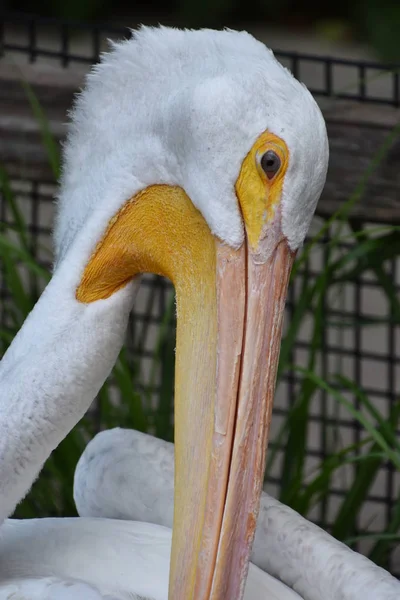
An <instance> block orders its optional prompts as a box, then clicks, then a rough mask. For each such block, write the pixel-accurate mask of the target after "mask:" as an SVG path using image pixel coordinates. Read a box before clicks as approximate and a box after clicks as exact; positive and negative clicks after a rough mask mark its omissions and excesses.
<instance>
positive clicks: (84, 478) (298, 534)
mask: <svg viewBox="0 0 400 600" xmlns="http://www.w3.org/2000/svg"><path fill="white" fill-rule="evenodd" d="M173 481H174V447H173V444H171V443H169V442H165V441H163V440H160V439H157V438H155V437H153V436H151V435H146V434H143V433H140V432H139V431H131V430H129V429H119V428H115V429H111V430H108V431H103V432H101V433H99V434H97V436H95V438H94V439H93V440H91V442H89V444H88V445H87V447H86V449H85V451H84V453H83V454H82V456H81V458H80V459H79V462H78V465H77V468H76V471H75V478H74V499H75V504H76V507H77V510H78V513H79V514H80V515H81V516H83V517H102V518H105V517H106V518H111V519H126V520H135V521H148V522H150V523H157V524H159V525H163V526H166V527H171V526H172V519H173V499H174V484H173ZM251 561H252V563H253V564H254V565H256V566H257V567H259V569H261V570H262V571H264V572H265V573H268V574H269V575H270V576H272V577H274V578H276V580H279V581H282V582H283V583H284V584H285V585H287V586H288V587H289V588H291V589H293V590H294V591H296V592H297V593H298V594H299V597H300V598H303V599H304V600H321V598H323V599H324V600H339V599H340V600H395V599H398V598H400V582H399V581H398V580H397V579H395V578H394V577H392V576H391V575H390V574H389V573H388V572H387V571H385V570H384V569H382V568H381V567H378V566H377V565H375V564H374V563H373V562H372V561H370V560H368V559H367V558H366V557H365V556H362V555H361V554H359V553H357V552H354V551H352V550H350V548H348V546H345V545H344V544H342V543H341V542H338V541H337V540H335V538H333V537H332V536H330V535H328V534H327V533H326V532H325V531H323V530H322V529H321V528H319V527H317V526H316V525H314V524H313V523H310V522H309V521H307V520H306V519H304V518H303V517H301V516H300V515H299V514H298V513H296V512H295V511H294V510H292V509H291V508H289V507H288V506H285V505H283V504H281V503H280V502H278V500H275V499H274V498H272V497H271V496H269V495H268V494H266V493H265V492H262V494H261V503H260V512H259V516H258V520H257V529H256V534H255V539H254V543H253V548H252V551H251ZM252 568H254V567H252ZM251 574H252V572H251ZM280 592H281V590H280ZM281 593H282V594H283V591H282V592H281ZM279 597H280V596H279ZM283 597H285V596H284V595H283ZM266 598H269V596H267V597H266Z"/></svg>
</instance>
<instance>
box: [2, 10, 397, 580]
mask: <svg viewBox="0 0 400 600" xmlns="http://www.w3.org/2000/svg"><path fill="white" fill-rule="evenodd" d="M124 36H125V37H129V31H128V30H126V29H119V28H111V27H108V26H104V27H102V26H100V25H98V26H94V27H93V26H90V27H89V26H85V25H81V24H76V23H67V22H63V23H60V22H58V21H54V20H51V19H46V20H43V19H42V20H40V21H39V20H37V19H35V18H34V17H30V16H23V17H22V16H20V15H5V16H3V18H2V19H0V55H2V56H3V59H4V60H5V61H7V60H10V59H11V60H12V61H16V64H19V61H25V62H37V61H41V60H42V61H49V62H50V63H51V64H52V65H53V66H57V68H59V69H73V68H74V67H75V65H77V64H78V63H79V64H81V65H82V64H83V65H91V64H92V63H93V62H96V61H97V60H98V57H99V53H100V52H101V51H103V50H104V49H105V48H106V47H107V42H106V38H107V37H112V38H120V37H124ZM276 56H277V57H278V58H279V59H280V60H281V61H282V62H283V64H285V66H288V67H289V68H290V69H291V70H292V72H293V73H294V75H295V76H297V77H299V78H300V79H301V80H303V81H304V82H305V83H306V84H308V85H309V87H310V89H311V91H312V93H313V94H314V95H315V96H316V97H321V98H327V99H329V100H333V99H338V98H340V99H346V100H353V101H354V100H356V101H358V102H363V103H371V104H382V105H390V106H392V107H399V106H400V83H399V73H398V71H396V70H393V68H389V67H387V66H385V65H378V64H374V63H368V62H365V61H364V62H362V61H351V60H344V59H334V58H331V57H320V56H309V55H304V54H295V53H288V52H279V51H277V52H276ZM340 73H341V76H339V74H340ZM377 75H379V77H378V78H377ZM377 82H378V83H379V86H378V85H377ZM11 184H12V189H13V191H14V193H15V197H16V198H17V201H18V205H19V207H20V209H21V211H22V213H23V214H24V217H25V219H26V222H27V226H28V229H29V234H30V237H29V239H30V244H31V250H32V254H33V256H34V258H35V259H36V260H37V261H38V263H39V264H42V265H44V266H45V267H46V268H48V269H50V268H51V260H52V254H51V227H52V221H53V203H52V199H53V195H54V192H55V189H56V187H55V184H54V181H51V180H49V181H42V180H35V179H34V178H32V179H31V180H19V179H16V178H14V179H12V181H11ZM0 220H1V223H3V224H8V225H9V226H11V228H13V227H15V225H16V223H15V220H14V217H13V215H12V214H11V212H10V210H9V208H8V206H7V203H6V201H5V198H4V197H0ZM324 224H325V232H324V235H323V236H322V237H320V238H319V240H318V242H317V243H316V244H315V246H314V248H313V251H312V252H311V253H310V254H309V255H308V257H307V259H306V260H304V261H303V263H302V266H301V268H300V269H299V270H298V272H297V274H296V277H295V279H294V281H293V282H292V284H291V287H290V290H289V298H288V303H287V309H286V330H287V327H288V324H289V323H290V322H291V321H292V320H293V318H295V307H296V305H297V303H298V302H299V301H300V299H301V298H302V295H303V293H304V283H305V282H306V283H308V284H310V283H312V282H315V281H317V279H318V277H319V276H320V275H321V273H322V272H323V270H324V267H325V265H326V261H327V258H328V257H327V253H328V252H329V243H330V242H331V241H332V239H334V238H335V236H337V224H336V223H332V224H329V223H327V220H326V216H324V217H321V216H317V217H316V218H315V220H314V223H313V226H312V231H311V234H310V235H311V236H312V235H313V233H315V232H317V231H319V230H320V228H321V226H323V225H324ZM371 226H374V219H373V218H370V219H368V220H365V219H364V220H360V219H358V220H353V221H351V222H349V223H346V224H344V225H343V223H342V224H341V225H340V227H341V228H342V233H341V241H340V243H335V248H334V252H335V253H336V254H337V256H338V257H341V256H344V255H346V254H347V253H350V252H351V251H352V250H353V249H354V247H355V244H356V243H357V238H356V237H354V232H355V231H358V232H360V230H361V231H362V230H363V229H364V228H368V227H371ZM384 273H385V275H386V276H387V277H390V280H391V282H392V285H393V289H394V290H395V293H396V294H397V296H398V295H399V292H400V260H399V258H398V257H397V256H394V257H392V258H390V259H388V260H386V261H385V263H384ZM26 279H27V285H28V286H29V285H30V283H29V274H26ZM31 285H32V286H34V285H36V282H35V281H33V280H32V282H31ZM36 291H37V290H36ZM172 296H173V290H172V287H171V284H170V283H169V282H167V281H165V280H164V279H162V278H157V277H153V276H145V278H144V285H143V286H142V288H141V290H140V292H139V296H138V299H137V302H136V304H135V309H134V312H133V315H132V319H131V324H130V332H129V336H128V342H127V344H128V348H129V349H130V351H131V352H134V353H135V357H136V360H137V361H138V369H139V370H140V371H141V372H142V373H143V377H142V379H141V382H142V383H141V385H142V387H143V390H142V391H143V392H144V393H146V394H147V395H148V396H149V397H151V402H153V403H155V404H157V403H160V402H161V400H160V382H161V380H162V379H164V378H168V377H169V378H171V364H172V363H173V344H172V346H171V345H169V346H168V344H167V346H166V344H165V341H164V342H163V344H162V346H161V348H158V347H157V344H158V342H157V340H158V337H157V332H158V331H159V328H160V323H164V325H165V327H166V328H167V330H168V332H169V333H168V336H167V338H168V339H170V340H171V339H172V340H173V339H174V335H175V319H174V315H173V311H172V312H171V314H170V317H169V318H168V319H167V320H165V314H166V310H167V308H168V307H171V305H172V304H171V302H172V301H171V298H172ZM10 301H11V300H10V293H9V290H8V289H7V286H6V284H5V278H4V272H2V270H1V267H0V327H2V328H3V329H4V330H7V328H8V327H10V313H9V311H8V310H6V308H7V306H9V303H10ZM313 310H314V309H313V307H312V306H311V305H310V308H309V315H308V317H307V318H304V319H303V320H302V324H301V327H300V328H299V331H298V335H297V337H296V341H295V343H294V345H293V347H292V349H291V352H290V356H289V357H288V362H289V363H290V364H292V365H302V366H304V367H307V365H308V364H309V358H310V351H311V349H312V345H313V343H314V342H313V314H312V312H313ZM321 314H322V318H323V323H324V327H323V333H322V338H321V339H319V341H318V352H317V355H316V359H315V365H314V368H315V370H316V372H318V374H319V375H320V376H321V378H322V379H327V378H328V376H329V374H331V373H335V372H340V373H341V374H344V375H345V376H347V377H348V378H351V380H352V381H353V382H355V384H356V385H357V386H358V388H360V389H361V390H362V391H363V392H364V393H365V394H367V395H368V397H369V399H370V401H371V402H372V403H373V404H374V405H375V406H376V407H377V408H378V409H379V410H380V411H381V413H382V414H383V415H384V416H385V417H387V416H388V415H389V413H390V409H391V407H392V406H393V405H394V403H395V402H396V401H397V400H398V398H399V395H400V327H399V322H398V321H397V320H396V319H395V318H394V317H393V306H392V305H391V303H390V301H389V300H388V297H387V296H386V295H385V294H384V293H383V291H382V281H381V280H380V279H379V277H378V276H377V273H376V272H374V271H371V270H368V269H366V270H364V271H360V272H358V273H355V274H354V278H352V279H351V280H349V279H348V278H347V279H346V280H344V281H338V282H337V284H336V285H333V286H331V287H330V288H329V289H328V290H327V291H326V295H325V298H324V302H323V307H322V313H321ZM164 340H165V338H164ZM156 351H157V352H160V353H161V355H162V353H165V355H166V361H165V364H166V365H167V366H166V367H165V368H164V369H163V366H162V365H163V361H160V365H161V366H160V368H159V369H158V371H157V373H156V375H155V376H154V373H152V366H151V364H152V362H151V361H152V359H153V357H154V353H155V352H156ZM171 361H172V363H171ZM301 381H302V376H301V374H300V373H298V372H297V371H296V370H295V369H288V370H286V371H285V372H284V373H283V374H282V377H281V380H280V384H279V387H278V390H277V394H276V401H275V406H274V416H273V422H272V431H271V443H270V448H271V450H275V451H276V455H275V456H276V460H275V461H274V463H273V465H272V467H271V469H270V470H269V471H268V477H267V490H268V491H270V492H271V493H273V494H274V495H278V494H279V490H280V487H281V483H282V478H283V476H284V473H283V472H282V469H283V468H284V443H283V441H282V438H281V437H280V429H281V427H282V426H283V425H284V423H285V422H286V419H287V415H288V413H289V411H290V410H291V408H292V407H293V406H294V405H295V403H296V401H297V399H298V395H299V393H300V385H301ZM337 388H338V389H341V390H342V392H343V394H344V396H345V397H346V398H348V400H349V401H350V402H351V403H352V404H353V405H354V407H355V408H357V409H360V410H362V406H361V404H360V400H359V398H358V397H357V395H356V394H354V393H351V392H350V391H349V390H348V389H347V390H346V388H345V387H344V386H341V385H340V384H339V383H338V385H337ZM166 410H167V411H169V414H170V419H171V421H170V427H171V428H172V426H173V422H172V419H173V417H172V414H171V413H170V406H169V405H168V403H167V404H166ZM91 416H92V418H93V420H94V421H95V424H96V428H97V429H100V428H101V427H102V425H103V423H102V412H101V406H100V404H99V403H97V404H96V403H95V404H94V406H93V409H92V412H91ZM363 436H365V431H364V430H363V428H362V427H361V425H360V422H359V421H358V420H357V419H355V418H354V417H353V416H352V415H351V414H350V413H349V412H348V410H346V409H345V407H344V406H342V405H339V404H338V403H337V402H336V401H335V399H334V398H332V397H331V396H330V395H329V394H328V393H327V391H326V390H325V391H324V390H323V389H319V390H316V391H315V393H314V394H313V396H312V399H311V400H310V406H309V412H308V426H307V433H306V454H307V461H306V467H305V470H306V472H308V473H310V476H311V474H312V473H313V470H314V469H316V468H317V467H318V465H319V464H320V463H321V461H323V460H324V459H326V458H327V457H328V456H329V454H330V452H331V448H332V446H333V445H335V444H336V445H339V446H341V447H348V446H351V445H354V446H355V447H358V450H357V452H360V453H362V451H363V450H362V446H361V449H360V442H361V441H362V439H363ZM165 437H167V438H168V437H170V429H169V430H168V431H165ZM357 469H358V465H357V463H356V462H355V463H354V464H349V465H345V466H343V467H341V468H340V469H338V470H337V471H336V472H335V474H334V477H333V479H332V480H331V481H330V488H329V495H328V496H327V497H326V498H325V499H324V500H323V501H321V502H318V503H316V505H315V507H314V508H313V510H312V511H311V513H310V514H309V516H310V517H311V518H312V519H313V520H314V521H315V522H317V523H319V524H321V525H323V526H324V527H326V528H327V529H328V530H329V529H330V527H331V526H332V523H333V522H334V519H335V515H336V513H337V511H338V507H339V505H340V503H341V502H342V500H343V498H344V497H346V495H347V494H348V490H349V486H350V481H351V480H352V478H353V477H354V474H355V473H356V471H357ZM399 496H400V476H399V473H398V471H397V470H396V469H395V468H394V466H393V464H392V463H390V462H387V463H384V464H382V465H381V466H380V468H379V470H378V472H377V475H376V477H375V480H374V483H373V485H372V486H371V488H370V489H369V491H368V495H367V498H366V502H364V503H363V506H362V510H361V512H360V514H359V515H358V517H357V527H356V530H355V531H354V535H355V537H356V536H357V534H358V533H359V532H360V531H363V532H365V530H366V529H367V530H368V531H369V532H370V533H371V534H373V533H374V532H381V531H386V530H388V528H390V526H391V524H392V523H393V517H394V507H395V505H396V501H397V500H398V498H399ZM396 531H397V530H396ZM394 533H395V532H394ZM372 543H373V542H372V541H370V540H363V541H362V542H355V543H354V544H353V546H354V547H355V548H356V549H358V550H360V551H363V552H368V550H369V548H370V547H371V546H372ZM385 566H386V567H387V568H388V569H389V570H391V571H392V572H393V573H395V574H399V573H400V552H399V551H398V550H397V549H396V546H395V545H393V546H392V547H391V552H390V556H389V557H388V560H387V561H386V563H385Z"/></svg>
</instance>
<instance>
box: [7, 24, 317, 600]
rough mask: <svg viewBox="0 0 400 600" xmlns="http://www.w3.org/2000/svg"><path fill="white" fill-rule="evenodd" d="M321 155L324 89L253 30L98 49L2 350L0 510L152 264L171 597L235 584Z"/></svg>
mask: <svg viewBox="0 0 400 600" xmlns="http://www.w3.org/2000/svg"><path fill="white" fill-rule="evenodd" d="M327 165H328V141H327V135H326V128H325V123H324V120H323V117H322V115H321V112H320V110H319V108H318V106H317V104H316V103H315V101H314V100H313V98H312V96H311V95H310V93H309V92H308V91H307V89H306V88H305V87H304V86H303V85H302V84H300V83H299V82H298V81H296V80H295V79H294V78H293V77H292V75H291V74H290V73H289V72H288V71H287V70H286V69H284V68H283V67H282V66H281V65H280V64H279V63H278V62H277V61H276V60H275V58H274V56H273V54H272V53H271V52H270V51H269V50H268V49H267V48H266V47H265V46H264V45H263V44H261V43H260V42H258V41H256V40H255V39H254V38H253V37H252V36H250V35H249V34H247V33H245V32H235V31H230V30H225V31H211V30H201V31H180V30H176V29H169V28H163V27H159V28H155V29H153V28H141V29H140V30H139V31H137V32H135V33H134V34H133V36H132V39H130V40H127V41H124V42H122V43H119V44H117V45H115V46H114V47H113V49H112V51H111V52H110V53H109V54H107V55H105V56H104V57H103V58H102V61H101V64H99V65H97V66H96V67H95V68H94V69H93V70H92V72H91V74H90V75H89V76H88V79H87V82H86V86H85V89H84V91H83V92H82V93H81V94H80V96H79V97H78V98H77V101H76V104H75V108H74V110H73V113H72V119H71V124H70V128H69V135H68V139H67V143H66V145H65V148H64V163H63V176H62V181H61V188H60V193H59V197H58V208H57V218H56V224H55V254H56V258H55V265H54V273H53V276H52V279H51V281H50V283H49V284H48V286H47V288H46V289H45V291H44V292H43V294H42V296H41V298H40V299H39V301H38V303H37V304H36V306H35V307H34V309H33V310H32V312H31V314H30V315H29V316H28V318H27V319H26V322H25V323H24V325H23V327H22V328H21V330H20V331H19V333H18V335H17V336H16V338H15V339H14V341H13V343H12V344H11V346H10V348H9V349H8V351H7V352H6V354H5V356H4V357H3V359H2V361H1V366H0V394H1V396H0V521H3V520H4V519H6V518H7V517H9V516H10V515H11V514H12V512H13V510H14V509H15V506H16V504H17V503H18V502H19V501H20V500H21V498H23V497H24V495H25V494H26V493H27V491H28V490H29V488H30V486H31V485H32V482H33V481H34V479H35V478H36V477H37V475H38V473H39V472H40V469H41V468H42V466H43V464H44V462H45V460H46V458H47V457H48V456H49V454H50V453H51V451H52V450H53V449H54V448H55V447H56V446H57V445H58V444H59V443H60V441H61V440H62V439H63V438H64V437H65V435H67V433H68V432H69V431H70V430H71V429H72V427H73V426H74V425H75V424H76V423H77V422H78V421H79V419H80V418H81V417H82V416H83V415H84V414H85V412H86V411H87V409H88V407H89V406H90V404H91V402H92V400H93V398H94V397H95V396H96V394H97V393H98V392H99V390H100V388H101V386H102V384H103V383H104V381H105V379H106V378H107V376H108V375H109V374H110V372H111V370H112V367H113V365H114V363H115V361H116V359H117V356H118V353H119V352H120V350H121V347H122V345H123V342H124V336H125V332H126V327H127V322H128V317H129V313H130V311H131V309H132V306H133V304H134V299H135V293H136V290H137V286H138V282H139V276H140V274H141V273H145V272H153V273H158V274H161V275H164V276H166V277H168V278H169V279H170V280H171V281H172V282H173V284H174V286H175V290H176V298H177V346H176V373H175V488H174V490H175V493H174V521H173V534H172V542H171V543H172V549H171V563H170V569H169V584H168V585H169V592H168V594H169V595H168V598H169V599H170V600H172V599H173V600H226V599H229V600H241V598H243V594H244V591H245V584H246V579H247V573H248V568H249V557H250V551H251V546H252V542H253V538H254V533H255V528H256V521H257V515H258V510H259V501H260V494H261V487H262V480H263V471H264V465H265V454H266V447H267V440H268V429H269V422H270V419H271V410H272V401H273V395H274V387H275V378H276V369H277V363H278V356H279V348H280V338H281V330H282V318H283V312H284V304H285V298H286V290H287V285H288V281H289V276H290V270H291V266H292V264H293V260H294V258H295V255H296V252H297V250H298V249H299V248H300V247H301V245H302V243H303V241H304V238H305V235H306V233H307V230H308V227H309V225H310V222H311V219H312V216H313V213H314V210H315V206H316V203H317V201H318V198H319V196H320V194H321V191H322V188H323V186H324V182H325V178H326V171H327ZM42 526H43V527H46V523H43V525H42ZM92 526H93V527H94V525H92ZM3 527H4V529H3V531H4V538H3V541H2V543H4V544H5V545H8V546H10V547H11V543H12V540H10V537H11V538H12V537H13V534H10V535H9V536H8V535H7V532H8V531H10V529H9V527H10V525H9V524H7V523H6V524H5V525H4V526H3ZM14 527H15V526H14ZM32 527H33V525H32ZM38 527H39V528H40V525H38ZM65 527H66V525H65V524H62V523H61V524H60V532H61V531H62V530H63V528H65ZM74 527H75V525H74ZM82 527H85V525H84V524H83V523H82ZM100 527H105V528H106V529H107V527H108V525H103V526H101V525H100V524H99V531H100ZM14 531H18V528H17V529H14ZM15 535H16V536H18V534H17V533H15ZM54 535H56V534H54ZM60 535H61V533H60ZM58 539H59V538H58ZM20 543H22V541H21V538H20ZM82 543H83V548H82V556H81V559H82V560H81V561H80V563H79V564H82V562H83V556H87V553H88V552H89V550H90V547H91V544H89V546H87V545H85V543H84V541H83V542H82ZM121 544H122V542H121ZM4 552H7V547H6V546H5V549H4ZM63 556H64V555H63ZM64 558H65V560H63V564H70V566H71V572H70V573H69V575H70V576H71V577H74V572H75V569H76V567H77V565H76V564H75V563H72V562H71V563H68V561H67V556H64ZM87 560H89V558H88V559H87ZM98 564H99V568H101V565H102V563H101V561H100V562H99V563H98ZM44 567H46V563H45V564H44ZM125 567H126V565H125ZM44 570H46V569H44ZM160 570H161V571H163V569H162V568H161V567H160ZM90 572H92V571H90V569H88V584H90V585H91V580H90ZM117 574H118V570H117V571H113V572H112V573H111V574H110V577H116V579H117V580H118V575H117ZM37 575H38V573H36V575H35V576H36V577H37ZM65 575H66V573H65V569H63V570H62V576H63V577H64V576H65ZM2 576H3V577H4V576H6V574H3V573H2ZM154 576H155V577H157V576H158V574H157V573H155V575H154ZM83 577H84V573H82V571H79V577H78V579H79V580H81V578H83ZM160 577H161V576H160ZM122 579H123V578H122V576H121V581H122ZM161 579H162V581H163V582H164V579H163V578H161ZM83 583H85V582H84V581H83ZM140 583H142V582H140V581H139V585H138V587H137V589H138V591H137V593H139V594H140V593H141V590H142V589H143V588H142V587H140ZM147 583H149V582H147ZM150 583H151V582H150ZM82 585H83V584H82ZM133 585H134V583H132V586H133ZM163 585H164V583H162V584H160V586H161V587H162V586H163ZM132 586H131V587H130V588H129V590H128V593H131V592H133V591H135V590H134V587H132ZM150 587H151V586H150ZM100 588H101V589H100V593H107V594H110V593H111V594H114V596H115V595H116V593H120V591H118V586H117V587H115V586H114V587H113V586H111V588H110V589H111V592H104V591H101V590H103V587H102V586H100ZM146 589H147V588H146ZM151 589H153V588H152V587H151ZM0 590H1V588H0ZM153 591H154V590H153ZM155 592H157V590H155ZM18 593H19V592H18ZM24 593H25V592H24ZM57 593H58V592H57ZM163 593H164V596H162V597H163V598H165V594H166V593H167V592H166V590H165V589H164V591H163ZM11 597H12V596H11ZM60 597H64V596H60ZM106 597H107V596H106ZM156 597H161V596H157V593H155V594H154V598H156Z"/></svg>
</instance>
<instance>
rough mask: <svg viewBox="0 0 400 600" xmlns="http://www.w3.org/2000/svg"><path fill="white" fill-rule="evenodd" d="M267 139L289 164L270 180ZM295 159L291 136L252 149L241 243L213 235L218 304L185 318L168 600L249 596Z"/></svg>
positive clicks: (245, 175)
mask: <svg viewBox="0 0 400 600" xmlns="http://www.w3.org/2000/svg"><path fill="white" fill-rule="evenodd" d="M271 147H272V148H274V152H275V151H276V152H277V153H279V156H280V161H281V171H280V174H279V177H277V178H276V179H274V181H272V182H270V181H269V180H268V178H265V177H263V174H262V173H260V172H259V170H258V169H257V168H254V165H257V164H259V161H258V160H257V157H259V156H262V155H263V154H264V153H265V152H266V151H267V150H268V149H269V148H271ZM287 162H288V151H287V148H286V145H285V144H284V142H283V141H282V140H279V139H278V138H276V137H275V136H272V135H271V134H268V133H267V134H264V135H263V136H261V137H260V139H259V140H258V141H257V143H256V144H255V146H254V147H253V148H252V150H251V152H250V153H249V155H248V156H247V157H246V159H245V161H244V163H243V165H242V170H241V174H240V176H239V179H238V182H237V184H236V193H237V197H238V201H239V204H240V207H241V210H242V215H243V221H244V224H245V231H246V240H245V243H244V244H243V246H242V247H241V248H240V249H239V250H233V249H231V248H229V247H227V246H226V245H223V244H221V243H220V242H218V241H215V246H216V251H215V254H216V265H215V274H216V275H215V282H211V281H210V279H209V280H208V285H209V287H210V288H211V287H212V285H215V288H216V294H215V309H214V304H213V302H210V303H207V302H206V301H205V300H204V299H203V300H201V303H200V305H197V308H196V302H193V299H192V301H191V309H190V321H191V326H189V324H188V320H189V319H188V318H187V317H185V315H181V326H182V327H185V331H182V330H181V329H179V322H178V338H177V363H176V402H175V504H174V527H173V544H172V559H171V571H170V588H169V598H170V599H171V600H189V599H190V600H211V599H212V600H240V599H241V598H242V596H243V593H244V586H245V582H246V577H247V570H248V562H249V557H250V552H251V546H252V542H253V538H254V533H255V528H256V522H257V515H258V509H259V500H260V495H261V489H262V483H263V478H264V469H265V457H266V448H267V442H268V431H269V424H270V420H271V411H272V403H273V397H274V390H275V380H276V373H277V367H278V359H279V350H280V343H281V332H282V322H283V314H284V306H285V300H286V294H287V286H288V282H289V277H290V272H291V268H292V265H293V261H294V257H295V253H294V252H292V251H291V250H290V248H289V246H288V243H287V241H286V239H285V237H284V236H283V234H282V230H281V211H280V199H281V190H282V183H283V177H284V174H285V170H286V167H287ZM206 277H207V274H206V273H203V277H199V280H200V281H201V280H202V281H203V283H204V282H205V281H206ZM208 277H210V276H209V275H208ZM201 296H202V294H201V293H200V294H199V297H200V298H201ZM179 316H180V315H179V297H178V319H179ZM214 323H215V326H213V324H214ZM189 332H190V335H193V333H194V334H195V337H192V338H191V339H190V341H189V343H187V342H185V341H184V340H185V336H186V335H188V334H189ZM181 343H182V346H180V344H181ZM182 394H183V395H182Z"/></svg>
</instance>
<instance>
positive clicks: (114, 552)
mask: <svg viewBox="0 0 400 600" xmlns="http://www.w3.org/2000/svg"><path fill="white" fill-rule="evenodd" d="M170 551H171V530H170V529H168V528H166V527H162V526H160V525H153V524H151V523H139V522H134V521H119V520H113V519H98V518H93V519H91V518H76V519H67V518H65V519H32V520H28V521H22V522H19V521H13V520H9V521H7V522H6V523H5V525H4V526H3V529H2V535H1V540H0V600H133V599H136V598H146V599H151V600H166V599H167V597H168V573H169V559H170ZM38 577H39V578H40V579H36V578H38ZM266 598H268V600H300V597H299V596H298V595H297V594H295V593H294V592H293V591H292V590H290V589H288V588H287V587H286V586H285V585H283V584H282V583H281V582H280V581H277V580H276V579H274V578H273V577H271V576H270V575H268V574H266V573H263V572H262V571H261V570H260V569H258V567H256V566H254V565H251V566H250V570H249V576H248V579H247V583H246V591H245V596H244V600H265V599H266Z"/></svg>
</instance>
